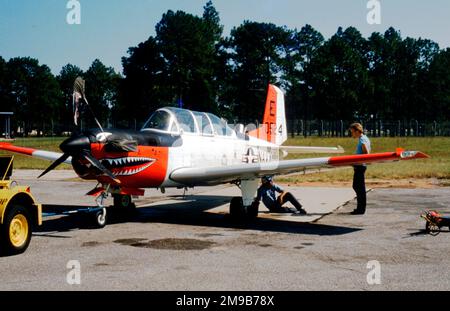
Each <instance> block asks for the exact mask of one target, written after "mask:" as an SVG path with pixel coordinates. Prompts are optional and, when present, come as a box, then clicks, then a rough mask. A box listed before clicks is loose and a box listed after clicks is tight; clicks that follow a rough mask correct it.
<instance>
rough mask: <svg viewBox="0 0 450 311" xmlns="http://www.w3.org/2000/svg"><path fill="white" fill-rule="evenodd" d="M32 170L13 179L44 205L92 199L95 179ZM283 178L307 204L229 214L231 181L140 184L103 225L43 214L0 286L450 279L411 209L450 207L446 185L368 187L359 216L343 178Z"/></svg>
mask: <svg viewBox="0 0 450 311" xmlns="http://www.w3.org/2000/svg"><path fill="white" fill-rule="evenodd" d="M37 173H38V172H37V171H20V170H18V171H16V172H15V179H17V180H18V181H19V182H20V183H22V184H28V185H30V186H31V187H32V192H33V194H34V195H35V197H36V198H37V199H38V200H39V201H40V203H43V204H44V207H45V209H46V210H48V209H53V210H58V209H63V208H72V209H75V208H79V207H86V206H92V205H93V199H92V198H91V197H86V196H84V194H85V193H86V192H87V191H89V190H91V189H92V188H93V187H94V186H95V184H93V183H89V182H81V181H78V180H76V179H74V178H73V177H74V176H73V175H72V174H71V173H70V172H65V171H57V172H52V173H51V174H49V176H47V177H45V178H44V179H42V180H40V181H36V179H35V176H36V175H37ZM286 190H289V191H291V192H292V193H293V194H294V195H295V196H297V197H298V198H299V199H300V201H301V202H302V204H303V205H304V207H305V208H306V210H307V211H308V212H309V216H307V217H301V216H291V215H274V214H269V213H268V211H267V210H265V209H263V208H262V209H261V211H260V218H259V219H257V220H256V221H254V222H251V223H246V224H245V223H236V222H233V221H232V220H231V219H230V218H229V217H228V215H227V209H228V202H229V200H230V198H231V197H232V196H234V195H238V193H239V191H238V189H237V188H235V187H213V188H198V189H194V190H190V191H188V192H187V193H186V195H183V191H182V190H170V191H168V192H167V193H166V194H161V193H160V192H157V191H156V190H151V191H148V192H147V193H146V196H145V197H143V198H141V199H139V200H137V201H136V203H137V205H138V209H137V210H136V212H135V213H132V214H129V213H122V212H119V211H117V210H116V211H114V210H111V211H110V214H109V216H110V220H111V223H110V224H108V225H107V227H106V228H104V229H93V228H92V227H90V226H89V225H88V223H89V221H88V220H89V219H88V218H89V217H87V216H81V215H80V216H62V217H60V216H53V217H49V218H46V219H45V222H44V224H43V226H42V227H40V228H39V229H37V231H36V232H35V233H34V235H33V239H32V241H31V245H30V247H29V249H28V250H27V252H26V253H25V254H22V255H19V256H14V257H4V258H0V280H1V281H0V290H281V291H283V290H433V291H435V290H450V257H449V256H448V255H449V251H450V233H449V232H448V228H444V229H443V230H444V231H445V232H442V233H441V234H439V235H438V236H436V237H433V236H430V235H427V234H425V232H424V230H423V229H424V226H425V224H424V221H423V220H421V219H420V218H419V215H420V213H421V211H423V210H427V209H437V210H439V211H441V212H444V213H448V214H450V188H434V189H375V190H373V191H371V192H370V193H369V194H368V202H369V204H368V213H367V214H366V215H364V216H351V215H350V214H349V212H350V211H352V210H353V209H354V208H355V201H354V200H353V196H354V195H353V192H352V191H351V189H347V188H307V187H305V188H302V187H300V188H290V187H286ZM108 203H111V201H110V200H109V201H108ZM78 264H79V266H78ZM78 276H79V278H78ZM78 283H79V284H78Z"/></svg>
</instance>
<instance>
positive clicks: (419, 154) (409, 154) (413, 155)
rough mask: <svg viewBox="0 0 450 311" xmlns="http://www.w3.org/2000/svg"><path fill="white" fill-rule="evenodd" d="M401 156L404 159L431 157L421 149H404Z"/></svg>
mask: <svg viewBox="0 0 450 311" xmlns="http://www.w3.org/2000/svg"><path fill="white" fill-rule="evenodd" d="M397 152H398V150H397ZM399 156H400V157H401V158H402V159H404V160H408V159H428V158H431V157H430V156H429V155H427V154H425V153H423V152H420V151H402V152H400V154H399Z"/></svg>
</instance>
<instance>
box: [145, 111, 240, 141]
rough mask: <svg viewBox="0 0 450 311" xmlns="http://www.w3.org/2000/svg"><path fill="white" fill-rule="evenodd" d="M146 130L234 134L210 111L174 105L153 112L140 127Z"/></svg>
mask: <svg viewBox="0 0 450 311" xmlns="http://www.w3.org/2000/svg"><path fill="white" fill-rule="evenodd" d="M146 130H155V131H161V132H167V133H174V134H175V133H176V134H178V133H181V132H182V133H190V134H197V135H217V136H233V135H234V134H235V132H234V130H233V129H232V128H231V127H230V126H228V124H227V122H226V121H225V120H223V119H221V118H219V117H217V116H216V115H213V114H212V113H205V112H197V111H190V110H187V109H180V108H174V107H166V108H161V109H159V110H157V111H156V112H155V113H153V114H152V116H151V117H150V118H149V119H148V121H147V122H146V123H145V125H144V126H143V127H142V131H146Z"/></svg>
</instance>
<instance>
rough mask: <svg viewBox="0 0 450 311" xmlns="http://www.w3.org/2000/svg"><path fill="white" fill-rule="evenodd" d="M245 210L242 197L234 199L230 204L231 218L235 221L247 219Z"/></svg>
mask: <svg viewBox="0 0 450 311" xmlns="http://www.w3.org/2000/svg"><path fill="white" fill-rule="evenodd" d="M245 214H246V213H245V208H244V204H243V202H242V198H241V197H234V198H232V199H231V202H230V216H231V218H233V219H235V220H242V219H244V218H245Z"/></svg>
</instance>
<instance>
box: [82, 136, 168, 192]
mask: <svg viewBox="0 0 450 311" xmlns="http://www.w3.org/2000/svg"><path fill="white" fill-rule="evenodd" d="M91 150H92V154H93V156H94V157H95V158H97V159H98V160H99V161H100V162H102V164H103V165H104V166H105V167H106V168H108V169H109V170H110V171H111V172H112V173H113V174H114V175H115V176H116V177H117V179H119V180H120V182H121V186H123V187H131V188H154V187H159V186H160V185H161V184H162V183H163V182H164V180H165V178H166V173H167V162H168V157H169V149H168V148H167V147H151V146H139V147H138V151H137V152H121V153H118V152H109V153H108V152H106V151H105V149H104V144H101V143H93V144H91ZM97 180H98V181H99V182H103V183H107V182H108V180H109V179H108V178H107V177H105V176H102V175H99V176H97Z"/></svg>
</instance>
